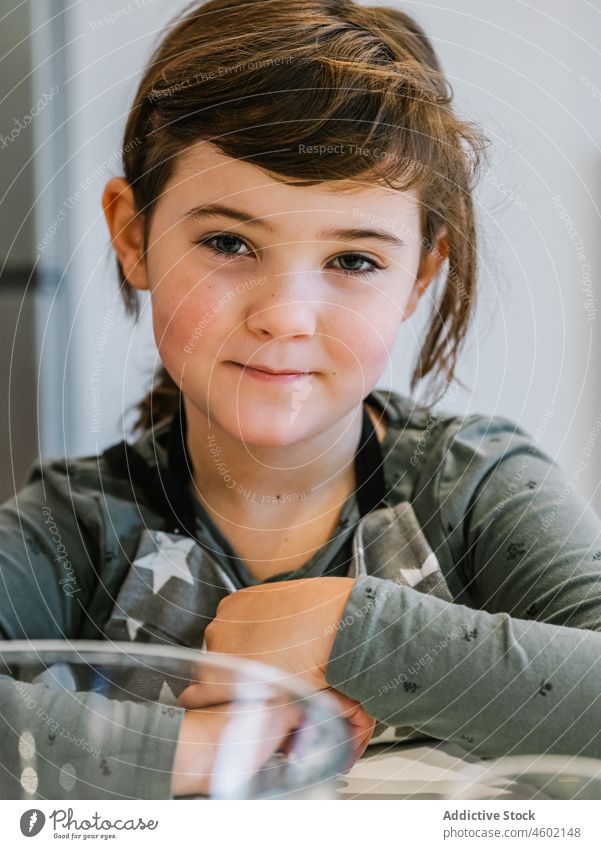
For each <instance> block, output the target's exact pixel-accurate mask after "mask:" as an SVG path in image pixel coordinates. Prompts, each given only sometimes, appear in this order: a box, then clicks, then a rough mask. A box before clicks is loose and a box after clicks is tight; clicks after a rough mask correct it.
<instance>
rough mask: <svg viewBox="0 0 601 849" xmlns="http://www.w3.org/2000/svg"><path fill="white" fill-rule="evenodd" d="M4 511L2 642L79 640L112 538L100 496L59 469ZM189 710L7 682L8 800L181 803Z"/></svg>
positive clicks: (0, 732) (3, 723) (48, 465)
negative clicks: (106, 532)
mask: <svg viewBox="0 0 601 849" xmlns="http://www.w3.org/2000/svg"><path fill="white" fill-rule="evenodd" d="M28 477H29V480H28V481H27V482H26V484H25V486H24V487H23V488H22V489H21V490H20V491H19V492H18V493H17V494H16V495H15V496H14V497H13V498H12V499H10V500H9V501H7V502H5V503H4V504H2V505H1V506H0V543H1V547H0V658H1V655H2V643H1V640H13V639H27V640H29V639H77V636H78V633H79V630H80V625H81V622H82V619H83V616H84V615H85V609H86V606H87V603H88V601H89V599H90V597H91V595H92V593H93V592H94V589H95V586H96V583H97V580H98V578H97V569H96V568H95V565H94V564H96V565H98V564H100V563H101V562H102V557H103V537H102V524H101V517H100V515H99V510H98V508H97V504H96V501H95V499H94V498H93V495H91V494H89V493H85V492H84V491H82V490H78V488H77V487H76V486H71V485H70V480H69V475H68V470H65V467H64V464H62V463H60V462H59V461H47V462H45V463H43V464H41V465H39V464H36V465H35V466H34V467H33V468H32V471H31V472H30V474H29V476H28ZM183 714H184V711H183V710H181V709H179V708H178V709H176V708H173V707H168V706H164V705H159V704H142V703H134V702H131V701H128V702H122V701H118V700H113V699H108V698H106V697H105V696H102V695H99V694H96V693H76V692H68V691H62V690H55V689H51V688H49V687H47V686H45V685H43V684H25V683H23V682H20V681H18V680H14V679H12V678H11V677H9V676H7V675H1V676H0V750H1V751H2V764H1V765H0V795H1V796H2V797H3V798H28V796H27V795H26V793H27V790H28V789H29V790H32V791H33V793H34V794H36V795H37V796H39V797H41V798H51V799H59V798H81V799H96V798H149V799H151V798H163V799H168V798H171V789H170V788H171V766H172V764H173V760H174V756H175V748H176V745H177V739H178V735H179V726H180V723H181V720H182V718H183Z"/></svg>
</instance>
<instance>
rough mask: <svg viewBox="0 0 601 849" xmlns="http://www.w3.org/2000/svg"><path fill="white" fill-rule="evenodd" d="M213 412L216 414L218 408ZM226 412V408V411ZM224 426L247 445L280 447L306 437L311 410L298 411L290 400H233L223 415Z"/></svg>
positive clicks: (222, 423) (222, 422)
mask: <svg viewBox="0 0 601 849" xmlns="http://www.w3.org/2000/svg"><path fill="white" fill-rule="evenodd" d="M213 410H214V413H213V414H214V415H215V414H216V411H215V408H213ZM224 413H225V411H224ZM219 421H220V423H221V426H222V427H223V428H224V429H225V430H227V431H228V433H230V434H231V435H232V436H233V437H234V438H236V439H239V440H240V441H241V442H244V443H245V444H248V445H256V446H264V447H266V448H267V447H269V448H281V447H284V446H286V445H293V444H294V443H295V442H299V441H301V440H303V439H305V438H306V437H307V435H308V434H307V430H308V427H309V425H310V422H309V419H308V411H306V412H305V414H304V415H303V411H302V409H301V410H300V411H295V410H292V409H291V408H290V404H287V403H283V404H282V405H281V406H279V408H278V405H274V404H266V403H260V404H257V403H253V404H238V405H236V404H235V403H234V405H233V409H230V410H228V411H227V413H225V415H223V416H219Z"/></svg>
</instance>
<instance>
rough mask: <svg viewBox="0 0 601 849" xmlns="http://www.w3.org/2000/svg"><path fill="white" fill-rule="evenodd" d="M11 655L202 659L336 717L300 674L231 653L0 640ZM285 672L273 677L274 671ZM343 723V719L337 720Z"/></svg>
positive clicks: (0, 648) (6, 657)
mask: <svg viewBox="0 0 601 849" xmlns="http://www.w3.org/2000/svg"><path fill="white" fill-rule="evenodd" d="M11 655H13V656H14V658H15V661H20V662H22V663H23V662H25V663H26V662H28V661H29V660H31V661H38V662H39V661H40V660H41V659H42V660H43V656H44V655H57V656H58V658H57V660H59V661H60V660H61V659H63V658H65V659H66V658H68V657H69V658H71V659H72V660H75V661H76V660H78V659H79V660H83V661H85V660H88V659H89V658H90V656H93V657H94V660H95V661H96V662H97V663H107V664H110V663H112V662H115V659H116V658H119V657H121V658H124V659H125V658H128V659H131V660H133V659H134V658H135V657H144V658H149V659H150V658H155V659H157V660H166V661H169V660H173V661H183V662H189V663H199V662H202V664H203V665H206V666H209V667H212V668H214V669H222V670H223V669H225V670H227V671H230V672H239V673H241V674H242V675H244V676H246V677H250V678H251V680H252V682H253V683H258V684H265V685H268V686H270V687H274V688H276V689H279V690H281V691H283V692H285V693H287V694H288V695H289V696H291V697H294V698H295V699H307V698H310V699H311V700H312V701H314V700H316V701H317V704H320V703H321V706H322V707H323V708H324V709H328V710H329V712H331V713H332V714H333V715H334V716H333V718H339V717H338V716H337V714H338V710H337V703H336V701H335V699H334V698H333V696H331V695H330V694H329V693H328V692H326V691H323V690H318V691H316V690H313V689H312V688H311V687H310V686H309V684H308V683H307V682H306V681H305V680H304V678H302V677H301V676H300V675H289V674H287V673H285V670H282V669H279V668H278V667H275V666H270V665H269V664H266V663H261V661H258V660H252V659H250V658H245V657H240V656H237V655H231V654H221V653H217V652H209V651H205V650H200V649H190V648H187V647H185V646H166V645H164V644H162V643H130V642H127V641H112V642H110V643H109V642H107V641H106V640H37V639H36V640H6V641H0V660H2V661H4V662H5V663H7V662H10V658H11ZM276 673H279V675H280V676H281V675H283V674H284V675H285V676H286V677H285V679H284V680H282V678H281V677H279V678H274V674H276ZM340 721H341V722H342V720H341V719H340Z"/></svg>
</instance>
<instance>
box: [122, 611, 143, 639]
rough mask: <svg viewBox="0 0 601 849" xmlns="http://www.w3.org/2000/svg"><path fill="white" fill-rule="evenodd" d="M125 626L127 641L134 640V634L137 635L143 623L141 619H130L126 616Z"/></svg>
mask: <svg viewBox="0 0 601 849" xmlns="http://www.w3.org/2000/svg"><path fill="white" fill-rule="evenodd" d="M125 624H126V625H127V631H128V633H129V639H130V640H135V639H136V634H137V633H138V631H139V630H140V628H141V627H142V625H143V624H144V622H143V621H142V620H141V619H132V617H131V616H126V617H125Z"/></svg>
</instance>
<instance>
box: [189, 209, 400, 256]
mask: <svg viewBox="0 0 601 849" xmlns="http://www.w3.org/2000/svg"><path fill="white" fill-rule="evenodd" d="M218 215H219V216H224V217H225V218H233V219H234V220H235V221H241V222H242V223H243V224H249V225H253V226H254V227H258V228H259V229H261V230H265V231H268V232H273V230H274V228H273V227H272V226H271V225H270V224H268V223H267V222H266V221H264V220H262V219H260V218H254V217H253V216H252V215H249V214H248V213H246V212H243V211H242V210H240V209H233V208H232V207H230V206H223V205H221V204H217V203H210V204H207V205H206V206H195V207H193V208H192V209H189V210H188V211H187V212H186V213H185V214H184V215H183V218H190V219H192V220H193V221H196V220H198V219H200V218H209V217H215V216H218ZM319 235H320V236H321V237H322V238H324V239H341V240H346V241H352V240H356V239H374V240H376V241H379V242H383V243H385V244H388V245H393V246H394V247H402V248H404V247H406V246H407V245H406V242H404V241H403V240H402V239H400V238H399V237H398V236H393V235H392V233H388V232H386V230H370V229H365V228H362V227H361V228H357V227H350V228H339V227H335V228H330V229H328V230H322V232H321V233H320V234H319Z"/></svg>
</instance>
